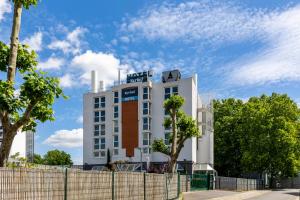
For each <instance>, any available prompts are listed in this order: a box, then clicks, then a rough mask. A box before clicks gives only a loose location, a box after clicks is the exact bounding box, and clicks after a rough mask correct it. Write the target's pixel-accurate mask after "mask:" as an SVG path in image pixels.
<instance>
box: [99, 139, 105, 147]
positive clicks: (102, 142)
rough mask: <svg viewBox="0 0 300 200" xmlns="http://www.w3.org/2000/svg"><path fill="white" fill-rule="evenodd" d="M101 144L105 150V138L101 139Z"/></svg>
mask: <svg viewBox="0 0 300 200" xmlns="http://www.w3.org/2000/svg"><path fill="white" fill-rule="evenodd" d="M100 142H101V143H100V145H101V146H100V147H101V149H105V138H101V139H100Z"/></svg>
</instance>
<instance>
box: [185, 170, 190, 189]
mask: <svg viewBox="0 0 300 200" xmlns="http://www.w3.org/2000/svg"><path fill="white" fill-rule="evenodd" d="M185 179H186V180H185V187H186V188H185V189H186V192H188V189H189V177H188V174H186V176H185Z"/></svg>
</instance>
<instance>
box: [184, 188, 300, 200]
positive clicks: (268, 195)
mask: <svg viewBox="0 0 300 200" xmlns="http://www.w3.org/2000/svg"><path fill="white" fill-rule="evenodd" d="M299 192H300V190H299V189H285V190H273V191H250V192H243V193H242V192H231V191H222V190H209V191H198V192H188V193H184V200H208V199H213V198H217V199H218V200H223V199H224V200H225V199H226V200H232V199H234V200H242V199H244V200H300V196H299V195H300V193H299Z"/></svg>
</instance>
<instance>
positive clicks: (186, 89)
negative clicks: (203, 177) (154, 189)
mask: <svg viewBox="0 0 300 200" xmlns="http://www.w3.org/2000/svg"><path fill="white" fill-rule="evenodd" d="M151 77H152V72H151V71H148V72H141V73H135V74H129V75H127V80H126V83H124V84H121V83H120V81H119V84H115V85H114V86H113V87H111V88H110V89H107V90H105V89H104V88H103V82H102V81H100V82H98V80H97V72H95V71H93V72H92V91H90V92H88V93H86V94H84V97H83V102H84V103H83V163H84V164H85V165H89V166H101V165H105V164H106V163H107V153H108V149H109V152H110V154H111V161H127V162H129V163H139V162H143V163H156V164H157V163H166V162H167V161H168V160H169V158H168V156H166V155H164V154H161V153H158V152H153V151H152V150H151V143H152V141H153V140H154V139H158V138H163V139H164V141H165V143H166V144H167V145H169V140H168V137H169V135H170V132H171V130H170V129H165V127H164V126H163V121H164V119H165V118H166V117H167V115H166V113H165V110H164V108H163V102H164V101H165V100H166V99H167V98H169V97H170V96H171V95H176V94H178V95H180V96H182V97H184V99H185V103H184V105H183V110H184V111H185V113H186V114H188V115H190V116H191V117H192V118H193V119H195V120H196V121H197V122H198V126H199V129H200V130H201V134H202V136H201V137H199V138H196V137H193V138H190V139H188V140H186V142H185V144H184V148H183V149H182V151H181V153H180V155H179V158H178V163H179V164H180V163H184V164H185V165H186V164H189V166H193V165H194V166H195V165H198V168H199V166H200V168H202V169H212V168H213V163H214V157H213V127H212V124H213V122H212V119H213V116H212V109H211V107H210V104H208V105H203V103H202V101H201V98H200V94H199V92H198V81H197V75H196V74H194V75H193V76H191V77H187V78H181V74H180V72H179V71H178V70H173V71H166V72H163V73H162V76H161V81H157V82H155V81H152V80H151ZM178 167H179V168H180V166H178Z"/></svg>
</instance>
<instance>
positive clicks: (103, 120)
mask: <svg viewBox="0 0 300 200" xmlns="http://www.w3.org/2000/svg"><path fill="white" fill-rule="evenodd" d="M101 122H105V111H104V110H102V111H101Z"/></svg>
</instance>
